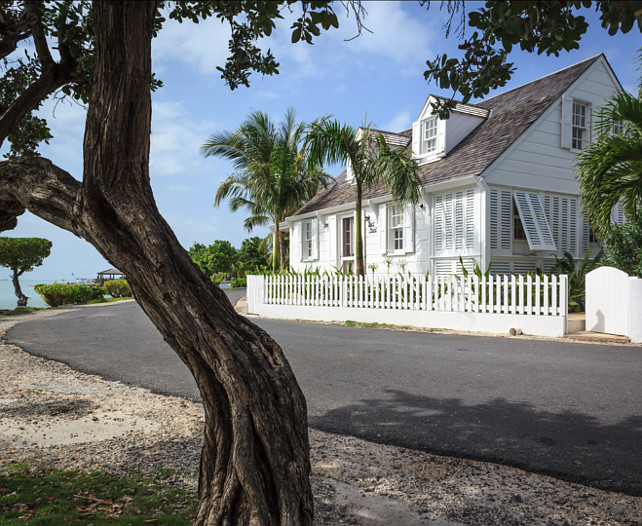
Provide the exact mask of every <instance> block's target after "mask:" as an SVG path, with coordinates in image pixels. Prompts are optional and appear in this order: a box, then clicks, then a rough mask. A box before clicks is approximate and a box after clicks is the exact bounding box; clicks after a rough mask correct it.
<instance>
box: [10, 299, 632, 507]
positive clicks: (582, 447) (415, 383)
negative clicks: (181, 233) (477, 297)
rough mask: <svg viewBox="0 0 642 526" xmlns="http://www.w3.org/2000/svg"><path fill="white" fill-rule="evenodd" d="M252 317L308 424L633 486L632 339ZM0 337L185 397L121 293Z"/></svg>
mask: <svg viewBox="0 0 642 526" xmlns="http://www.w3.org/2000/svg"><path fill="white" fill-rule="evenodd" d="M234 293H236V294H238V291H234ZM254 321H255V322H256V323H257V324H258V325H260V326H261V327H263V328H264V329H266V330H267V331H268V332H269V333H270V334H272V336H273V337H274V338H275V339H276V340H277V341H278V342H279V343H280V344H281V345H282V347H283V349H284V351H285V353H286V356H287V357H288V359H289V360H290V363H291V364H292V367H293V369H294V371H295V373H296V375H297V378H298V380H299V383H300V384H301V387H302V388H303V391H304V393H305V395H306V398H307V400H308V410H309V419H310V425H311V426H313V427H316V428H319V429H322V430H325V431H330V432H335V433H340V434H350V435H355V436H358V437H361V438H365V439H368V440H373V441H377V442H383V443H390V444H395V445H402V446H406V447H410V448H415V449H422V450H426V451H429V452H433V453H439V454H444V455H455V456H462V457H468V458H475V459H481V460H489V461H494V462H499V463H502V464H509V465H514V466H518V467H523V468H525V469H528V470H531V471H537V472H543V473H550V474H553V475H555V476H557V477H560V478H563V479H565V480H570V481H577V482H583V483H588V484H591V485H594V486H597V487H601V488H605V489H611V490H617V491H624V492H627V493H631V494H635V495H642V383H641V382H640V378H641V377H642V376H641V373H642V348H640V347H634V346H615V345H613V346H606V345H593V344H578V343H567V342H557V341H543V340H530V339H526V338H490V337H481V336H458V335H451V334H440V333H429V332H411V331H392V330H382V329H364V328H356V327H343V326H334V325H323V324H313V323H302V322H289V321H277V320H261V319H258V320H254ZM7 340H8V341H10V342H11V343H14V344H16V345H19V346H20V347H22V348H24V349H26V350H28V351H29V352H32V353H34V354H37V355H41V356H45V357H48V358H51V359H55V360H59V361H63V362H65V363H68V364H69V365H70V366H71V367H73V368H74V369H78V370H82V371H85V372H89V373H96V374H100V375H102V376H104V377H106V378H109V379H115V380H121V381H123V382H125V383H128V384H133V385H139V386H142V387H146V388H148V389H151V390H153V391H157V392H161V393H165V394H173V395H177V396H184V397H187V398H190V399H193V400H197V399H198V390H197V389H196V386H195V384H194V381H193V379H192V377H191V375H190V374H189V372H188V371H187V369H186V368H185V366H184V365H183V363H182V362H181V361H180V360H179V359H178V358H177V357H176V356H175V355H174V353H173V352H172V351H171V349H169V347H168V346H167V345H166V344H165V342H164V341H163V340H162V338H161V337H160V335H159V333H158V332H157V331H156V329H155V327H154V326H153V325H152V324H151V323H150V322H149V321H148V320H147V318H146V317H145V316H144V314H143V313H142V311H141V310H140V308H139V307H138V306H137V305H136V304H135V303H133V302H129V303H120V304H111V305H106V306H100V307H92V308H77V309H74V310H73V311H72V312H69V313H65V314H61V315H59V316H55V317H52V318H47V319H42V320H36V321H33V322H30V321H25V322H23V323H20V324H18V325H16V326H15V327H14V328H13V329H11V331H10V332H9V333H8V335H7Z"/></svg>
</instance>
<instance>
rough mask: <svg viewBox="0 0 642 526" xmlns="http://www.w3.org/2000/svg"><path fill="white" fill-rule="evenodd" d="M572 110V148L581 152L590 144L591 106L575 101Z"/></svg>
mask: <svg viewBox="0 0 642 526" xmlns="http://www.w3.org/2000/svg"><path fill="white" fill-rule="evenodd" d="M571 108H572V109H571V148H572V149H573V150H581V149H583V148H585V147H586V146H587V145H588V143H589V137H588V135H589V127H588V124H589V123H588V121H589V116H590V109H589V104H587V103H585V102H581V101H578V100H575V99H574V100H573V105H572V107H571Z"/></svg>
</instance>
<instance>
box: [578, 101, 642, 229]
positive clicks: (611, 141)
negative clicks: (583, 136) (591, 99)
mask: <svg viewBox="0 0 642 526" xmlns="http://www.w3.org/2000/svg"><path fill="white" fill-rule="evenodd" d="M598 118H599V121H598V122H599V127H598V135H597V138H596V140H595V141H594V142H593V143H592V144H591V145H590V146H588V147H587V148H585V149H584V150H582V151H581V152H580V153H579V154H578V156H577V159H576V166H577V177H578V179H579V182H580V190H581V196H582V202H583V204H584V210H585V211H586V213H587V215H588V218H589V221H590V222H591V225H592V226H593V228H594V229H595V231H596V232H597V233H598V234H599V235H600V237H602V238H603V237H605V236H606V235H607V234H608V233H609V232H610V231H611V212H612V210H613V207H615V205H617V204H618V203H621V204H622V206H623V208H624V213H625V214H626V216H627V218H629V219H634V218H637V217H638V216H639V214H640V206H641V205H642V88H641V90H640V93H639V94H638V96H637V97H635V96H633V95H631V94H629V93H626V92H624V91H621V92H618V93H617V94H616V95H615V96H614V97H613V98H612V99H611V100H610V101H609V102H608V103H607V104H606V105H605V106H604V107H603V108H602V109H601V110H600V112H599V114H598Z"/></svg>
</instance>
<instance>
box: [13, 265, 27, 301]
mask: <svg viewBox="0 0 642 526" xmlns="http://www.w3.org/2000/svg"><path fill="white" fill-rule="evenodd" d="M19 276H20V275H19V274H18V269H17V268H14V269H13V276H12V280H13V291H14V292H15V294H16V298H18V305H17V307H18V308H20V307H26V306H27V300H28V299H29V298H27V296H25V295H24V293H23V292H22V288H21V287H20V280H19V279H18V277H19Z"/></svg>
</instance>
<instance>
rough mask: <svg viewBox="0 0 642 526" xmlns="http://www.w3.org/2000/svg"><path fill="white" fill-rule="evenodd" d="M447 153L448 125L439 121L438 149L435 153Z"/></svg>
mask: <svg viewBox="0 0 642 526" xmlns="http://www.w3.org/2000/svg"><path fill="white" fill-rule="evenodd" d="M445 151H446V123H445V121H443V120H442V119H439V118H438V119H437V149H436V150H435V153H437V154H439V153H444V152H445Z"/></svg>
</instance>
